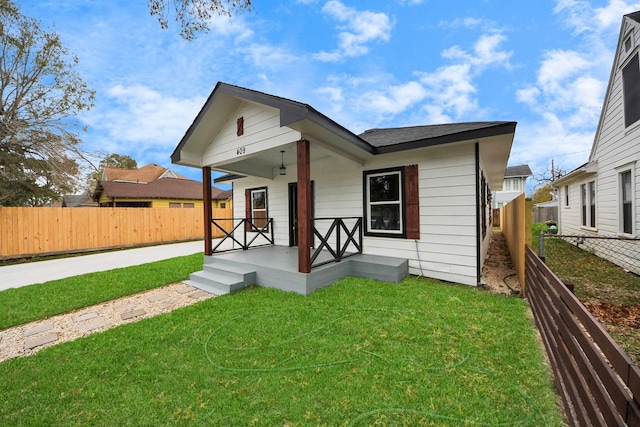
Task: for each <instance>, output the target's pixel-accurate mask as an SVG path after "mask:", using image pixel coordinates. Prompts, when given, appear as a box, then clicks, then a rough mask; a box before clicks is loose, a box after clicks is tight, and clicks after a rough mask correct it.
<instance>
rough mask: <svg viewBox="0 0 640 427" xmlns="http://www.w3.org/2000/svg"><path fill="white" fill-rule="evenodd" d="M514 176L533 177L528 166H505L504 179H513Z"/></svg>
mask: <svg viewBox="0 0 640 427" xmlns="http://www.w3.org/2000/svg"><path fill="white" fill-rule="evenodd" d="M515 176H533V173H531V168H529V165H518V166H507V169H506V170H505V171H504V177H505V178H513V177H515Z"/></svg>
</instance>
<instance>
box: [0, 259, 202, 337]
mask: <svg viewBox="0 0 640 427" xmlns="http://www.w3.org/2000/svg"><path fill="white" fill-rule="evenodd" d="M202 262H203V254H202V253H198V254H194V255H188V256H182V257H176V258H171V259H168V260H164V261H158V262H152V263H149V264H142V265H139V266H135V267H127V268H118V269H114V270H109V271H102V272H98V273H91V274H83V275H81V276H74V277H69V278H66V279H60V280H53V281H51V282H47V283H40V284H36V285H31V286H24V287H21V288H11V289H7V290H5V291H3V292H0V307H2V309H1V310H0V330H3V329H7V328H9V327H11V326H16V325H21V324H24V323H28V322H31V321H34V320H38V319H42V318H45V317H50V316H55V315H56V314H62V313H66V312H69V311H72V310H77V309H80V308H83V307H87V306H90V305H94V304H98V303H101V302H104V301H109V300H112V299H116V298H120V297H123V296H127V295H132V294H135V293H138V292H142V291H146V290H149V289H153V288H157V287H160V286H164V285H167V284H170V283H175V282H180V281H181V280H185V279H187V278H188V277H189V274H190V273H193V272H194V271H198V270H201V269H202Z"/></svg>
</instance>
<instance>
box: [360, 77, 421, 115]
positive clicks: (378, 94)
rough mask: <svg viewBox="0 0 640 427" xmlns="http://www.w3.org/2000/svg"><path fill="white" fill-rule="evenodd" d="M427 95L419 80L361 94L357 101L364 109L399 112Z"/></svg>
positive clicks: (389, 112)
mask: <svg viewBox="0 0 640 427" xmlns="http://www.w3.org/2000/svg"><path fill="white" fill-rule="evenodd" d="M426 96H427V91H426V89H425V88H424V87H423V86H422V85H421V84H420V83H418V82H407V83H405V84H402V85H397V86H389V87H388V88H387V89H386V90H384V91H372V92H368V93H365V94H364V95H363V96H361V97H360V98H359V99H358V101H357V103H358V104H359V107H360V109H361V110H363V111H367V110H370V111H375V112H376V113H377V114H383V115H386V114H399V113H402V112H403V111H405V110H406V109H408V108H410V107H412V106H414V105H415V104H416V103H418V102H421V101H422V100H423V99H424V98H425V97H426Z"/></svg>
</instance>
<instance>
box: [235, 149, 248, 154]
mask: <svg viewBox="0 0 640 427" xmlns="http://www.w3.org/2000/svg"><path fill="white" fill-rule="evenodd" d="M246 152H247V148H246V147H238V149H237V150H236V155H238V156H240V155H242V154H244V153H246Z"/></svg>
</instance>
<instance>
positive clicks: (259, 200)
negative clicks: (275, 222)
mask: <svg viewBox="0 0 640 427" xmlns="http://www.w3.org/2000/svg"><path fill="white" fill-rule="evenodd" d="M265 196H266V192H265V191H264V190H260V191H254V192H252V193H251V197H252V204H253V209H265V208H266V197H265Z"/></svg>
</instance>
